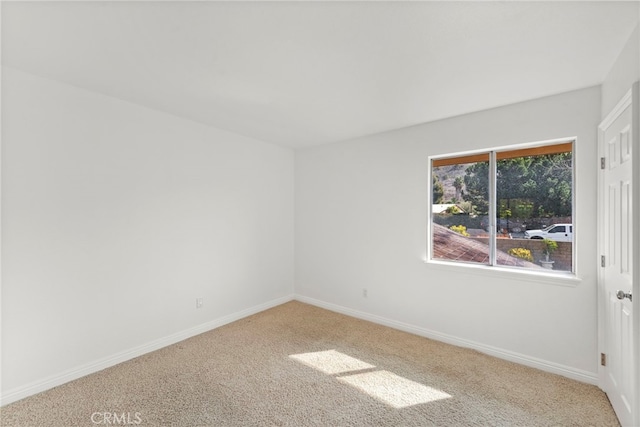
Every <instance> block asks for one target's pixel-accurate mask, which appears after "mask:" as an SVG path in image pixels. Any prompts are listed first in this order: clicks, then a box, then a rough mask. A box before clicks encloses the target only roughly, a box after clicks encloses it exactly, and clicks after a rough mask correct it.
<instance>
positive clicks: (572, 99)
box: [295, 87, 601, 383]
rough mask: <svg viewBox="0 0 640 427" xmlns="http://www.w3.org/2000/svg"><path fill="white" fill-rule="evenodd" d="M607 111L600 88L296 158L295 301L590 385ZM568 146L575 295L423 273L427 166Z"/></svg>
mask: <svg viewBox="0 0 640 427" xmlns="http://www.w3.org/2000/svg"><path fill="white" fill-rule="evenodd" d="M600 102H601V100H600V88H599V87H593V88H588V89H584V90H580V91H575V92H570V93H566V94H562V95H558V96H553V97H548V98H543V99H538V100H533V101H530V102H525V103H521V104H516V105H511V106H506V107H501V108H497V109H492V110H488V111H483V112H479V113H474V114H469V115H465V116H461V117H457V118H452V119H448V120H442V121H438V122H433V123H428V124H424V125H421V126H415V127H411V128H406V129H402V130H398V131H394V132H389V133H384V134H378V135H374V136H370V137H366V138H361V139H357V140H353V141H348V142H345V143H340V144H334V145H328V146H320V147H316V148H310V149H305V150H300V151H297V152H296V190H295V206H296V229H295V237H296V267H295V268H296V276H295V283H296V294H297V295H298V296H299V297H300V298H301V299H303V300H306V301H309V302H312V303H316V304H319V305H325V306H327V307H332V308H334V309H339V310H340V309H342V310H343V311H345V312H349V313H352V314H359V315H361V316H362V317H365V318H370V319H374V320H377V321H381V322H382V323H387V324H393V325H396V326H400V327H404V328H405V329H408V330H412V331H416V332H418V333H424V334H425V335H431V336H437V337H440V338H443V339H446V340H448V341H450V342H456V343H461V344H469V345H472V346H474V345H475V346H476V347H478V348H482V349H484V350H491V349H493V350H496V351H495V352H494V353H495V354H499V355H501V356H506V357H509V358H511V359H513V360H518V361H520V362H523V363H528V364H532V365H534V366H539V367H543V368H549V369H550V370H552V371H554V372H562V373H564V374H567V375H569V376H573V377H575V378H579V379H582V380H585V381H590V382H594V383H595V382H596V381H597V378H596V373H597V365H596V350H597V324H596V264H595V261H596V259H597V258H596V252H595V243H596V233H595V229H596V173H595V172H596V163H597V162H596V154H597V153H596V127H597V125H598V122H599V119H600ZM570 136H577V138H578V140H577V146H576V164H577V172H576V175H577V178H576V179H577V195H576V200H577V209H576V210H577V224H578V225H577V229H578V230H579V231H578V233H579V234H578V239H579V240H578V244H577V245H576V248H577V251H578V252H577V256H578V263H577V264H578V265H577V270H578V272H579V277H580V278H581V279H582V280H581V282H580V283H579V284H577V285H570V286H561V285H558V284H553V283H549V282H547V281H543V280H539V281H538V280H534V281H526V280H520V279H517V278H514V277H512V276H509V277H507V276H504V275H501V274H498V273H495V274H489V275H482V274H477V273H475V272H474V271H470V270H467V269H463V268H453V269H452V268H448V269H447V268H443V267H438V266H435V265H430V264H427V263H425V261H424V260H425V257H426V245H427V243H426V234H427V204H428V197H427V191H428V187H427V171H428V160H427V159H428V157H429V156H430V155H439V154H444V153H455V152H459V151H465V150H473V149H483V148H488V147H495V146H502V145H509V144H515V143H524V142H535V141H542V140H548V139H555V138H561V137H570ZM580 230H583V231H580ZM362 288H367V289H368V297H367V298H363V296H362ZM425 357H427V355H425Z"/></svg>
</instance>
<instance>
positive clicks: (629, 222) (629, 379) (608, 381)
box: [598, 84, 640, 426]
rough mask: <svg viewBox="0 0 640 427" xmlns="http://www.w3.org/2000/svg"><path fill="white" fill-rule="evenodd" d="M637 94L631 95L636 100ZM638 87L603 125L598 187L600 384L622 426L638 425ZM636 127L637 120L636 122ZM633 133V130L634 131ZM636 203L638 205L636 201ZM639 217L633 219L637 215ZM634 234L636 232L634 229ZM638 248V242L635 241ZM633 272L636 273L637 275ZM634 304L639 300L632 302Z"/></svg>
mask: <svg viewBox="0 0 640 427" xmlns="http://www.w3.org/2000/svg"><path fill="white" fill-rule="evenodd" d="M634 95H635V96H634ZM634 101H635V102H636V103H637V84H636V85H634V89H633V90H631V91H629V93H628V94H627V96H625V97H624V98H623V99H622V100H621V101H620V103H619V104H618V105H617V106H616V108H615V109H614V110H613V111H612V112H611V114H609V116H607V118H606V119H605V120H604V121H603V122H602V124H601V125H600V129H599V132H600V133H599V142H598V144H599V151H600V155H601V171H600V180H599V181H600V186H599V187H600V188H599V207H600V209H599V237H600V239H599V249H600V254H601V256H602V257H601V268H600V272H599V286H598V289H599V300H600V302H599V304H600V315H601V322H600V334H601V338H600V347H601V352H602V353H603V356H602V357H601V367H600V382H601V387H602V388H603V389H604V391H605V392H606V393H607V395H608V397H609V400H610V401H611V404H612V406H613V408H614V410H615V412H616V414H617V415H618V418H619V420H620V423H621V424H622V425H623V426H635V425H638V423H640V420H638V419H636V417H637V413H636V411H637V410H638V409H639V408H637V398H636V396H637V393H638V392H637V390H636V388H637V384H636V381H638V380H637V375H638V372H637V371H636V369H638V366H637V360H638V359H637V354H636V351H637V350H636V348H635V347H634V345H635V344H636V343H634V329H635V328H634V318H633V317H634V316H633V305H634V303H633V302H632V297H635V298H640V295H638V294H637V293H636V295H632V290H633V286H634V269H636V271H637V265H634V263H636V262H637V261H635V260H634V257H633V246H634V240H637V237H634V236H637V233H634V228H635V227H638V224H634V222H635V221H634V218H635V217H634V216H633V214H632V212H633V205H634V200H633V199H634V197H632V196H633V194H634V193H633V192H634V191H636V190H637V189H636V188H634V185H633V167H632V165H633V163H634V157H636V153H634V151H636V150H637V149H638V144H637V139H636V138H637V135H634V119H636V120H637V117H635V116H636V115H637V112H636V113H634V110H635V108H637V107H634V105H633V104H634ZM636 123H637V122H636ZM636 129H637V128H636ZM635 202H636V203H637V201H635ZM636 217H637V215H636ZM636 231H637V230H636ZM636 244H637V243H636ZM636 274H637V273H636ZM636 304H637V301H636Z"/></svg>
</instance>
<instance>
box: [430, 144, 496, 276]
mask: <svg viewBox="0 0 640 427" xmlns="http://www.w3.org/2000/svg"><path fill="white" fill-rule="evenodd" d="M431 176H432V182H431V184H432V185H431V189H432V191H431V201H432V208H431V214H432V217H431V219H432V221H431V224H432V236H431V237H432V241H431V243H432V245H431V248H432V251H431V253H432V258H433V259H436V260H449V261H457V262H469V263H478V264H489V234H488V232H487V230H488V223H487V221H486V219H487V215H488V212H489V154H488V153H484V154H479V155H473V156H465V157H455V158H448V159H437V160H433V161H432V164H431Z"/></svg>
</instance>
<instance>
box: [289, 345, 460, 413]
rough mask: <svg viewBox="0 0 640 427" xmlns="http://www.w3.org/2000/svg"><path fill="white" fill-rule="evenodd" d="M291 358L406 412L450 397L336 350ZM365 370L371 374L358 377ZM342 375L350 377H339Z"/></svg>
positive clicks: (365, 373) (366, 373)
mask: <svg viewBox="0 0 640 427" xmlns="http://www.w3.org/2000/svg"><path fill="white" fill-rule="evenodd" d="M289 357H290V358H291V359H294V360H296V361H298V362H300V363H302V364H304V365H307V366H309V367H311V368H314V369H317V370H319V371H320V372H324V373H325V374H329V375H336V379H337V380H338V381H340V382H342V383H345V384H348V385H350V386H352V387H354V388H356V389H358V390H360V391H362V392H364V393H366V394H368V395H369V396H371V397H373V398H375V399H378V400H380V401H382V402H384V403H386V404H387V405H390V406H392V407H394V408H406V407H408V406H413V405H418V404H421V403H428V402H433V401H436V400H441V399H448V398H450V397H451V395H449V394H447V393H445V392H443V391H441V390H438V389H435V388H433V387H429V386H426V385H424V384H420V383H417V382H415V381H411V380H408V379H406V378H403V377H401V376H399V375H396V374H394V373H393V372H389V371H384V370H373V369H374V368H375V366H374V365H371V364H369V363H366V362H363V361H362V360H360V359H356V358H355V357H351V356H347V355H346V354H344V353H340V352H339V351H336V350H326V351H315V352H312V353H300V354H292V355H289ZM365 369H369V370H370V371H367V372H359V373H356V371H363V370H365ZM340 374H348V375H342V376H337V375H340Z"/></svg>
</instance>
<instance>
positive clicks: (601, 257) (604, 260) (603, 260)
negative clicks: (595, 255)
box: [600, 255, 607, 267]
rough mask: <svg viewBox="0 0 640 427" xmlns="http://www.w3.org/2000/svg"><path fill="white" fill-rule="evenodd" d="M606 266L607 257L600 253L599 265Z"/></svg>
mask: <svg viewBox="0 0 640 427" xmlns="http://www.w3.org/2000/svg"><path fill="white" fill-rule="evenodd" d="M606 266H607V259H606V257H605V256H604V255H600V267H606Z"/></svg>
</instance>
